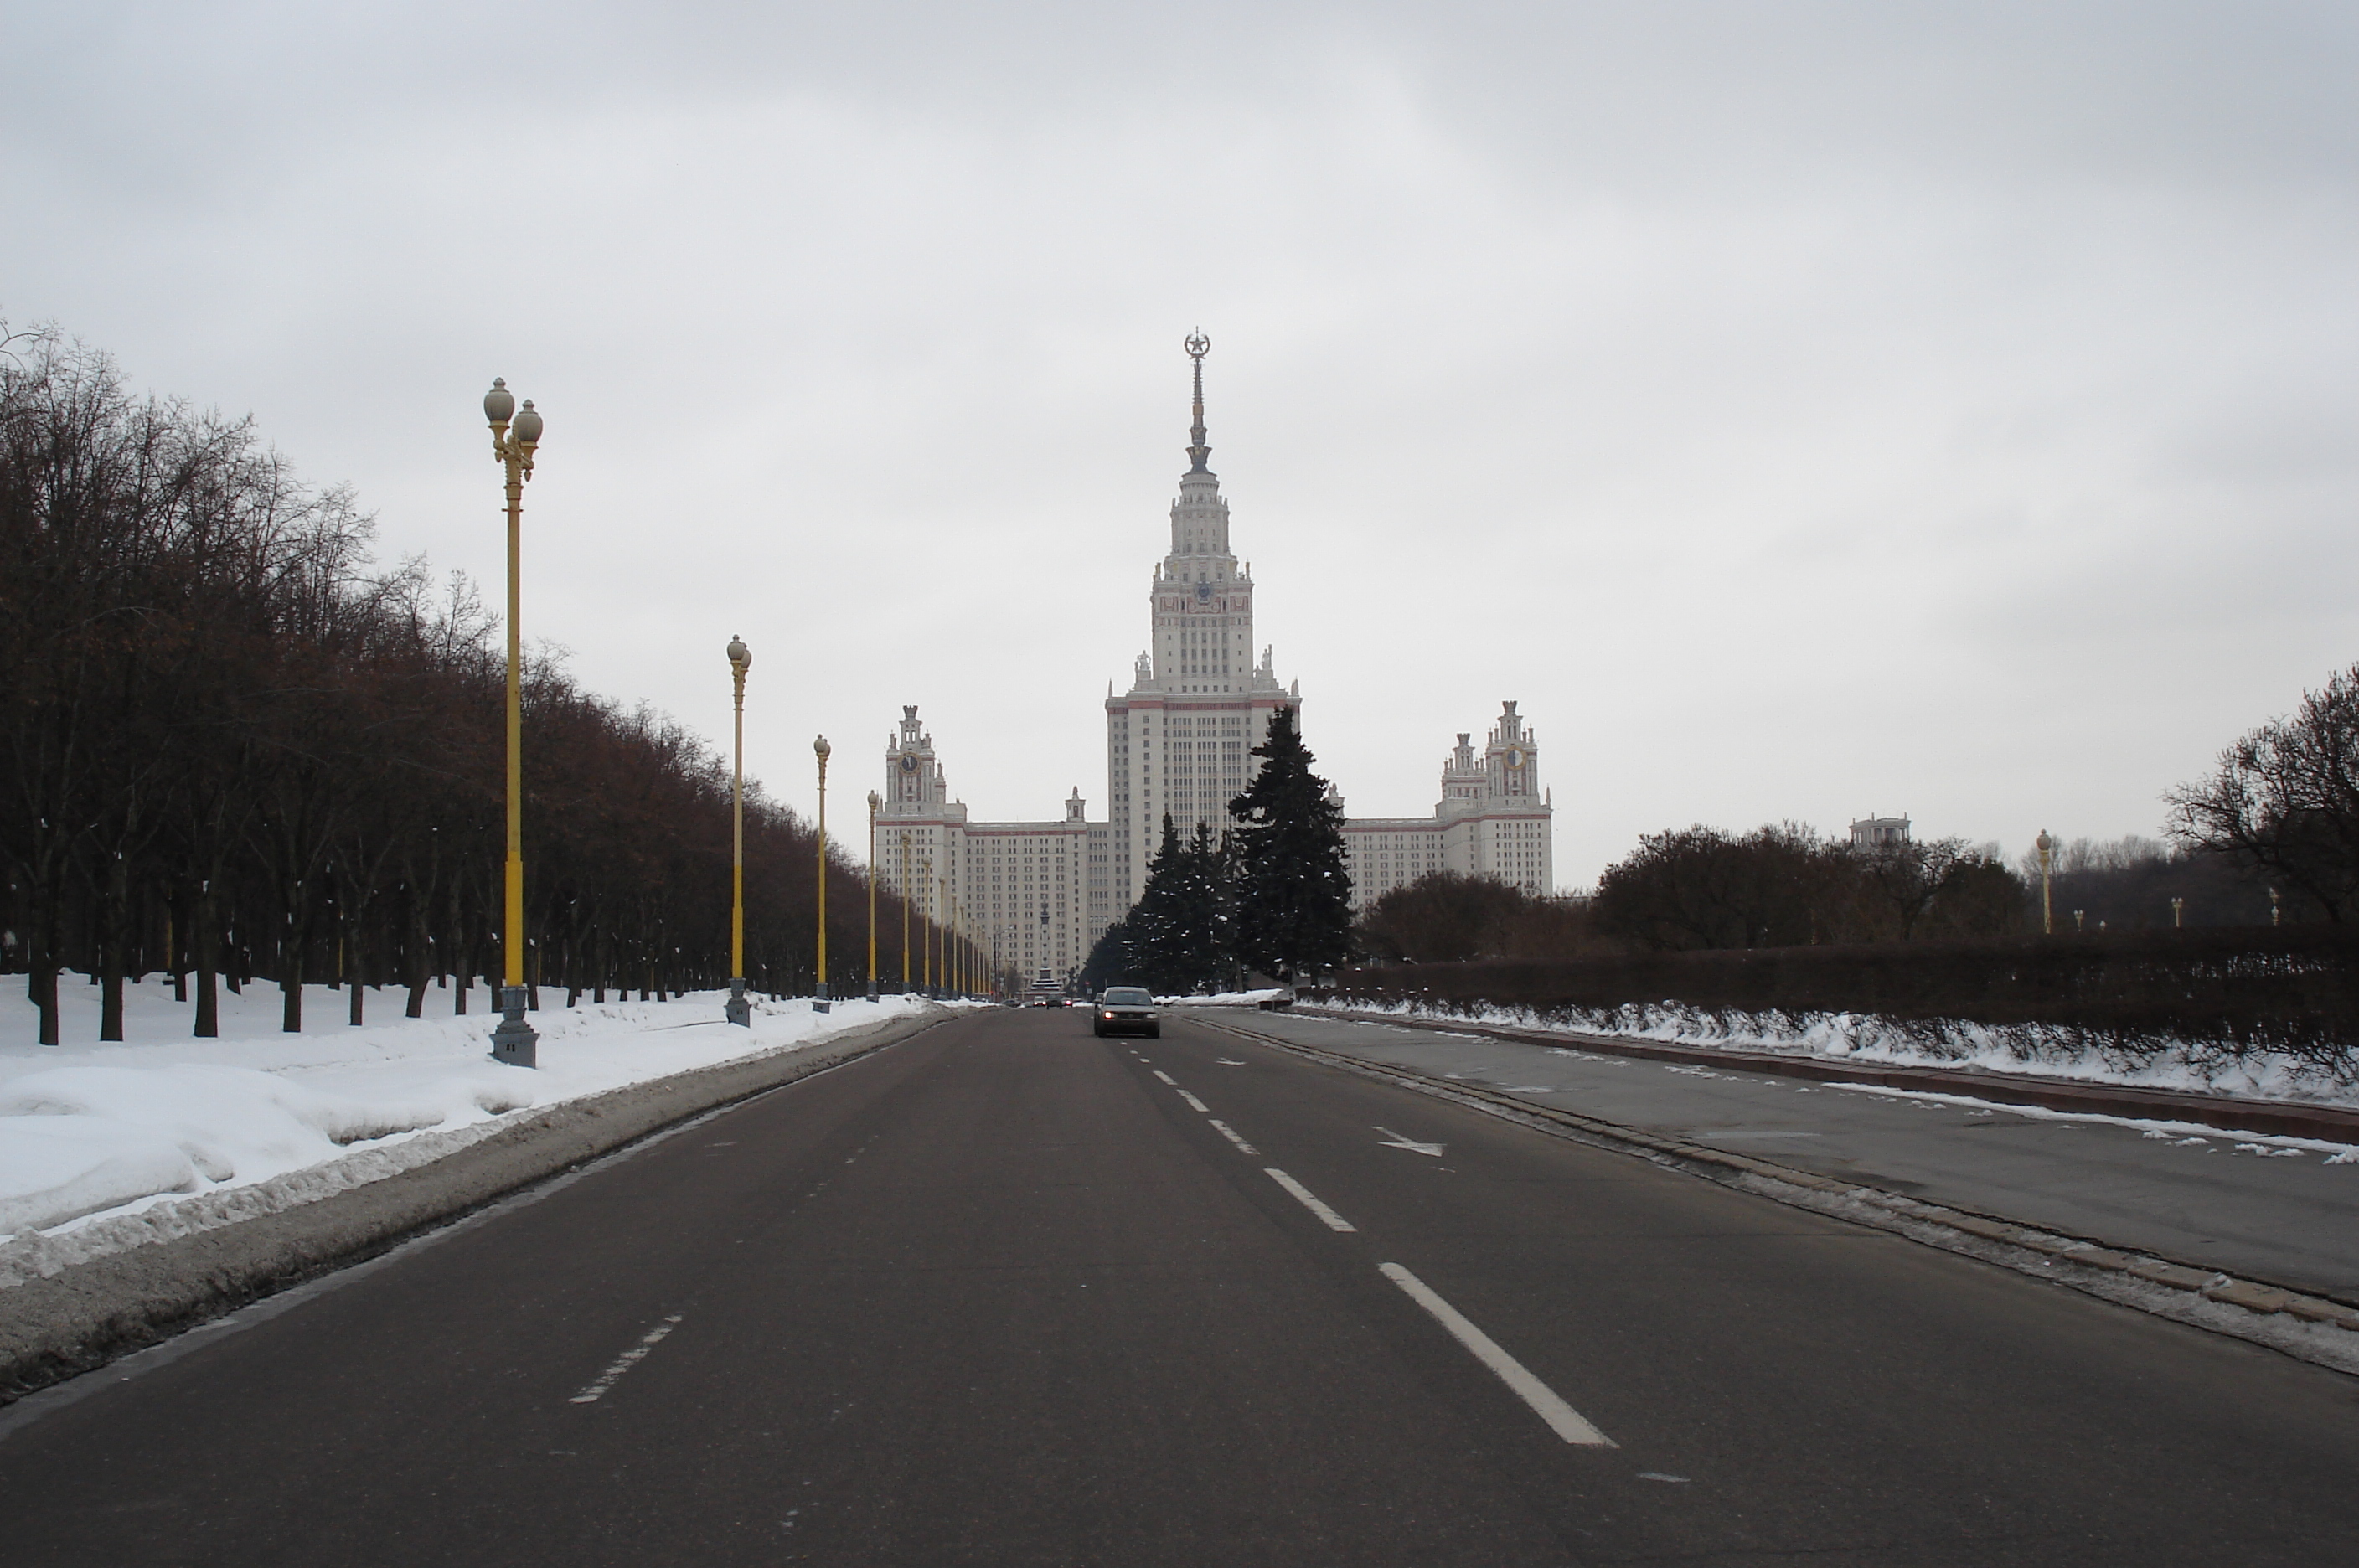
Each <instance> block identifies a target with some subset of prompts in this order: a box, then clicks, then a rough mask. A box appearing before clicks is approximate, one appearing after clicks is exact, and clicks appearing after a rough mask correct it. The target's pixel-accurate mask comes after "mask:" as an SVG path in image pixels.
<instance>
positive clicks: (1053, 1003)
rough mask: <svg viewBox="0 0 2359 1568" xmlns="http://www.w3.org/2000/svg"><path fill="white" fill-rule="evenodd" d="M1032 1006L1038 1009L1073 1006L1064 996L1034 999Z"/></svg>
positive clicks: (1037, 997)
mask: <svg viewBox="0 0 2359 1568" xmlns="http://www.w3.org/2000/svg"><path fill="white" fill-rule="evenodd" d="M1032 1005H1033V1006H1034V1007H1068V1006H1070V1005H1071V1004H1069V1003H1068V1002H1067V1001H1066V1000H1065V998H1064V997H1062V996H1053V995H1047V994H1044V995H1041V996H1035V997H1033V998H1032Z"/></svg>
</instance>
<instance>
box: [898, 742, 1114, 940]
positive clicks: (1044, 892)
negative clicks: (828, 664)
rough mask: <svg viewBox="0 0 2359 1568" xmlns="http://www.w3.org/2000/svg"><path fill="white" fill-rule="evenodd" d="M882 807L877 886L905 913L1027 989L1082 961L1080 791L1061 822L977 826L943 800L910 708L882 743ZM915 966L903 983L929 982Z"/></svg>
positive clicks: (943, 789)
mask: <svg viewBox="0 0 2359 1568" xmlns="http://www.w3.org/2000/svg"><path fill="white" fill-rule="evenodd" d="M885 779H886V789H884V790H882V791H880V793H881V794H882V796H883V801H884V803H883V804H882V805H881V806H880V807H879V808H878V809H877V812H876V867H875V874H876V877H877V878H878V880H879V882H880V883H881V884H882V885H883V886H884V887H888V888H890V889H892V890H893V891H894V892H896V893H901V894H904V895H905V896H906V897H907V898H908V899H909V901H910V904H911V906H912V908H913V909H915V910H916V911H917V912H919V913H921V914H924V915H926V916H928V917H929V918H931V919H933V920H938V921H940V923H941V924H943V925H945V926H949V927H951V928H953V929H955V930H957V931H962V932H963V933H964V934H965V935H966V936H967V937H969V938H970V939H971V940H973V942H977V943H978V944H979V945H981V947H982V948H983V949H984V951H985V952H986V953H990V955H991V957H992V961H993V964H994V966H995V968H997V969H1000V970H1005V971H1013V972H1015V973H1016V974H1019V975H1024V976H1025V977H1026V978H1027V980H1042V979H1047V980H1058V981H1061V980H1063V979H1064V978H1065V977H1066V976H1067V975H1071V973H1072V972H1073V971H1074V970H1076V969H1079V968H1080V967H1081V966H1082V959H1084V958H1086V957H1088V956H1089V948H1088V946H1087V945H1086V943H1085V942H1084V941H1083V936H1082V910H1083V908H1084V899H1083V891H1082V888H1083V877H1084V872H1085V867H1086V866H1087V865H1088V861H1089V855H1090V845H1091V840H1092V838H1093V833H1094V835H1095V836H1096V837H1099V838H1101V839H1102V838H1103V834H1104V828H1103V824H1100V825H1099V826H1098V827H1097V828H1095V829H1094V830H1093V828H1092V826H1091V824H1090V822H1088V821H1087V820H1086V817H1087V813H1086V811H1085V805H1084V802H1083V800H1082V792H1081V789H1079V788H1078V787H1076V788H1075V789H1074V790H1073V792H1072V794H1071V796H1069V797H1068V798H1067V799H1066V800H1065V814H1064V817H1063V819H1062V820H1061V821H1054V822H972V821H970V820H968V817H967V809H966V806H965V804H964V802H962V801H959V800H952V799H951V792H950V785H949V782H948V779H947V777H946V775H945V774H944V773H943V771H942V765H941V759H940V757H937V756H936V755H935V753H934V737H933V736H932V735H929V734H928V733H927V732H926V728H925V725H924V724H923V723H922V722H921V721H920V720H919V717H918V710H917V708H916V707H915V706H914V705H908V706H904V707H903V708H902V710H901V724H900V728H899V729H898V730H897V732H896V733H895V734H894V735H891V736H890V737H888V738H887V739H886V745H885ZM926 962H927V961H926V960H925V958H923V957H922V956H920V957H919V958H918V959H917V960H916V961H915V964H914V966H913V967H912V969H911V972H910V975H909V978H910V981H911V983H912V984H919V985H922V984H925V983H926V982H927V980H928V978H929V977H928V976H927V975H926V974H925V964H926Z"/></svg>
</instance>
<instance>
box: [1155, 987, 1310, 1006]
mask: <svg viewBox="0 0 2359 1568" xmlns="http://www.w3.org/2000/svg"><path fill="white" fill-rule="evenodd" d="M1287 995H1288V991H1287V989H1286V987H1285V986H1283V985H1272V986H1269V987H1268V988H1266V989H1265V990H1260V991H1220V992H1215V993H1214V994H1213V995H1212V996H1158V997H1156V998H1155V1005H1156V1006H1157V1007H1260V1006H1261V1005H1262V1004H1263V1003H1264V1002H1275V1001H1277V1000H1278V999H1279V998H1280V997H1282V996H1287Z"/></svg>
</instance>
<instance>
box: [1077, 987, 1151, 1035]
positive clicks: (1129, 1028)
mask: <svg viewBox="0 0 2359 1568" xmlns="http://www.w3.org/2000/svg"><path fill="white" fill-rule="evenodd" d="M1090 1032H1091V1033H1092V1034H1093V1035H1095V1036H1097V1037H1098V1038H1099V1039H1100V1040H1103V1039H1104V1038H1105V1037H1106V1036H1108V1035H1110V1034H1140V1035H1145V1036H1146V1037H1147V1039H1149V1040H1161V1039H1162V1038H1163V1022H1162V1019H1161V1018H1158V1016H1157V1014H1156V1011H1155V996H1154V994H1153V993H1152V992H1149V991H1145V990H1142V989H1140V988H1139V987H1138V986H1136V985H1114V986H1109V987H1108V988H1107V989H1106V991H1105V993H1104V994H1103V996H1099V997H1098V1005H1097V1016H1096V1017H1095V1018H1092V1019H1091V1020H1090Z"/></svg>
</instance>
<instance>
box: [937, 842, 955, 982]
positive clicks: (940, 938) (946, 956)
mask: <svg viewBox="0 0 2359 1568" xmlns="http://www.w3.org/2000/svg"><path fill="white" fill-rule="evenodd" d="M940 895H941V896H940V900H939V901H938V902H936V903H935V905H934V908H935V909H936V910H937V911H939V912H938V914H937V916H936V918H935V920H934V930H935V931H936V932H937V933H939V934H938V935H937V936H936V938H935V940H936V941H937V942H940V943H941V949H942V953H941V975H942V991H943V993H944V994H945V995H948V994H949V992H950V988H951V920H952V919H953V918H954V917H953V916H952V915H951V877H950V867H949V866H947V865H946V866H943V868H942V885H941V887H940Z"/></svg>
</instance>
